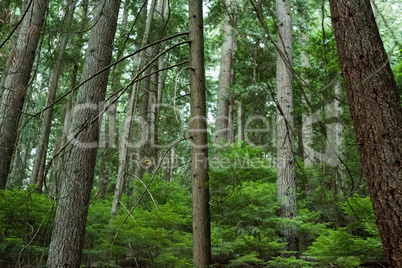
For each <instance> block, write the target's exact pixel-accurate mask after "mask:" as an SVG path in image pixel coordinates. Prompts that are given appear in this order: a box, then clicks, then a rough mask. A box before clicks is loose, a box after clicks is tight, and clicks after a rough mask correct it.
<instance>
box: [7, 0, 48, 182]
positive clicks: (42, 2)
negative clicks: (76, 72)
mask: <svg viewBox="0 0 402 268" xmlns="http://www.w3.org/2000/svg"><path fill="white" fill-rule="evenodd" d="M48 3H49V1H48V0H37V1H33V2H32V3H31V5H30V6H29V9H28V10H27V14H26V16H25V18H24V20H23V21H22V24H21V26H20V27H21V28H20V32H19V34H18V39H17V42H16V46H15V47H14V48H13V49H12V50H11V51H10V53H9V58H8V59H7V62H6V70H5V73H4V77H3V83H2V85H1V87H0V96H1V103H0V189H2V188H4V187H5V186H6V183H7V176H8V173H9V171H10V164H11V159H12V155H13V152H14V148H15V143H16V139H17V136H18V122H19V120H20V117H21V112H22V107H23V105H24V100H25V97H26V94H27V87H28V83H29V80H30V78H31V71H32V66H33V63H34V60H35V54H36V50H37V47H38V43H39V39H40V34H41V31H42V25H43V22H44V20H45V15H46V11H47V6H48Z"/></svg>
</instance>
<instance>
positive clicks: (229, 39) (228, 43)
mask: <svg viewBox="0 0 402 268" xmlns="http://www.w3.org/2000/svg"><path fill="white" fill-rule="evenodd" d="M225 5H226V12H225V21H224V26H223V32H224V33H223V42H222V50H221V65H220V71H219V85H218V97H217V98H218V100H217V105H216V107H217V108H216V125H215V140H216V142H218V143H222V142H225V141H226V140H228V138H229V128H228V125H229V93H230V92H229V90H230V85H231V82H232V79H231V74H232V56H233V48H234V31H233V27H232V23H233V22H232V20H231V17H232V16H233V13H234V12H233V11H234V6H235V1H234V0H225Z"/></svg>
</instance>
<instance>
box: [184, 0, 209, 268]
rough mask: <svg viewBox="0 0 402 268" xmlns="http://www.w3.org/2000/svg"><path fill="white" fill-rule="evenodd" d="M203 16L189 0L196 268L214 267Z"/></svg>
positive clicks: (198, 4) (199, 4)
mask: <svg viewBox="0 0 402 268" xmlns="http://www.w3.org/2000/svg"><path fill="white" fill-rule="evenodd" d="M202 14H203V12H202V1H201V0H189V23H188V28H189V40H190V68H191V69H190V94H191V95H190V121H191V123H190V124H191V125H190V126H191V135H192V148H191V160H192V162H191V166H192V174H191V178H192V195H193V261H194V267H197V268H204V267H209V265H210V263H211V226H210V221H211V218H210V212H209V184H208V181H209V177H208V140H207V110H206V97H205V65H204V32H203V18H202Z"/></svg>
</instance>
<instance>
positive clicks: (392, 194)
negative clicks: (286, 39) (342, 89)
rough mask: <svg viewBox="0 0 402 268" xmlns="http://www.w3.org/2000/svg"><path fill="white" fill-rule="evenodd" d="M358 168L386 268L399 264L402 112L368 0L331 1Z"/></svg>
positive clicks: (401, 246)
mask: <svg viewBox="0 0 402 268" xmlns="http://www.w3.org/2000/svg"><path fill="white" fill-rule="evenodd" d="M330 7H331V19H332V25H333V27H334V33H335V39H336V44H337V49H338V56H339V62H340V65H341V68H342V76H343V78H344V80H345V84H346V93H347V97H348V102H349V107H350V112H351V115H352V120H353V124H354V128H355V132H356V140H357V144H358V146H359V151H360V157H361V162H362V167H363V172H364V175H365V178H366V180H367V183H368V188H369V192H370V198H371V201H372V203H373V208H374V213H375V215H376V219H377V226H378V230H379V232H380V236H381V241H382V243H383V247H384V250H385V251H386V253H387V256H388V260H389V265H390V267H402V257H401V256H402V236H401V234H402V168H401V163H402V147H401V144H402V110H401V104H400V97H399V94H398V91H397V87H396V83H395V78H394V76H393V73H392V70H391V67H390V64H389V60H388V56H387V54H386V52H385V49H384V45H383V43H382V40H381V37H380V34H379V31H378V28H377V24H376V21H375V17H374V14H373V11H372V8H371V5H370V0H361V1H360V0H359V1H358V0H349V1H346V0H330Z"/></svg>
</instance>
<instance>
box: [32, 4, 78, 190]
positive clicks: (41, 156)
mask: <svg viewBox="0 0 402 268" xmlns="http://www.w3.org/2000/svg"><path fill="white" fill-rule="evenodd" d="M76 2H77V1H76V0H73V1H70V2H69V6H68V7H67V13H66V14H65V19H64V21H65V23H64V27H62V28H64V29H60V30H61V31H60V32H61V33H63V32H64V33H65V34H64V35H63V36H62V37H61V41H60V45H59V53H58V54H59V55H58V57H57V60H56V62H55V63H54V65H53V67H52V70H51V72H50V78H49V95H48V99H47V105H50V104H52V103H53V102H54V100H55V98H56V91H57V85H58V82H59V78H60V75H61V67H62V63H63V58H64V54H65V51H66V47H67V42H68V39H69V34H68V33H67V32H68V28H69V26H70V24H71V21H72V20H73V15H74V9H75V6H76ZM53 108H54V107H53V106H50V107H49V109H47V110H46V111H45V112H44V116H43V121H42V126H41V129H40V134H39V141H38V146H37V147H36V154H35V157H34V162H33V167H32V173H31V181H32V182H34V183H36V184H38V188H37V189H36V192H37V193H42V180H43V167H44V165H45V164H44V163H45V162H46V154H47V146H48V142H49V135H50V128H51V125H52V117H53Z"/></svg>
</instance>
